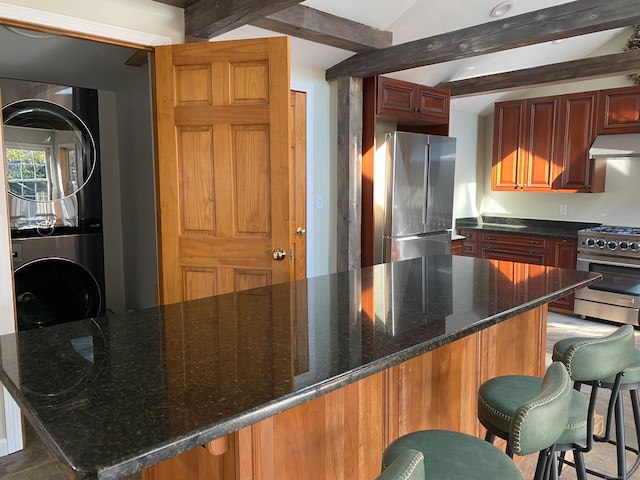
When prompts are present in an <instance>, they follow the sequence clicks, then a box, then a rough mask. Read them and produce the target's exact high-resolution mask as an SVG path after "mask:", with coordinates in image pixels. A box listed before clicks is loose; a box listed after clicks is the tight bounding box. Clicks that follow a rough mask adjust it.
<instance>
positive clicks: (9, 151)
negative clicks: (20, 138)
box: [5, 143, 51, 202]
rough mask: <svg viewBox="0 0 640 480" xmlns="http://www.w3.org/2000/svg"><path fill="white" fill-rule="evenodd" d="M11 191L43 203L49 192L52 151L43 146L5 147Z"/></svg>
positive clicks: (48, 196) (17, 145) (19, 145)
mask: <svg viewBox="0 0 640 480" xmlns="http://www.w3.org/2000/svg"><path fill="white" fill-rule="evenodd" d="M5 157H6V159H7V179H8V182H9V191H10V192H11V193H13V194H14V195H17V196H18V197H21V198H25V199H28V200H35V201H39V202H43V201H46V200H49V199H50V198H51V195H50V191H49V168H48V167H47V166H48V165H49V159H50V157H51V149H50V148H48V147H45V146H42V145H28V144H10V143H6V145H5Z"/></svg>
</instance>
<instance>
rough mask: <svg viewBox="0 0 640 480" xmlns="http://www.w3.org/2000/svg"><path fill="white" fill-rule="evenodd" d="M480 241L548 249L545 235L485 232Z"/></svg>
mask: <svg viewBox="0 0 640 480" xmlns="http://www.w3.org/2000/svg"><path fill="white" fill-rule="evenodd" d="M480 241H481V242H482V243H483V244H485V243H506V244H509V245H511V246H512V247H515V246H522V247H524V248H535V249H546V248H547V240H546V239H545V238H544V237H535V236H530V235H509V234H502V233H492V232H483V233H482V234H481V235H480Z"/></svg>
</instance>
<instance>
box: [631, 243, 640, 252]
mask: <svg viewBox="0 0 640 480" xmlns="http://www.w3.org/2000/svg"><path fill="white" fill-rule="evenodd" d="M629 246H630V247H631V250H633V251H634V252H637V251H638V249H640V244H639V243H638V242H631V244H630V245H629Z"/></svg>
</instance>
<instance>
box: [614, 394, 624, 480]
mask: <svg viewBox="0 0 640 480" xmlns="http://www.w3.org/2000/svg"><path fill="white" fill-rule="evenodd" d="M615 404H616V408H615V411H616V413H615V421H616V453H617V455H616V456H617V457H618V462H617V463H618V478H620V479H622V480H627V459H626V452H625V446H626V442H625V438H624V405H623V402H622V390H621V391H619V392H618V395H617V397H616V401H615Z"/></svg>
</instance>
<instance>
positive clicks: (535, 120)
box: [522, 96, 560, 191]
mask: <svg viewBox="0 0 640 480" xmlns="http://www.w3.org/2000/svg"><path fill="white" fill-rule="evenodd" d="M559 102H560V97H559V96H554V97H543V98H534V99H531V100H528V101H527V109H526V115H527V116H526V123H525V127H524V131H525V135H526V136H525V141H524V144H523V146H524V152H523V157H524V158H523V163H522V168H523V174H524V185H523V190H529V191H549V190H551V187H552V184H553V180H554V178H555V174H556V170H557V169H556V166H555V163H556V162H555V155H556V140H557V130H558V125H557V123H558V106H559Z"/></svg>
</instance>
